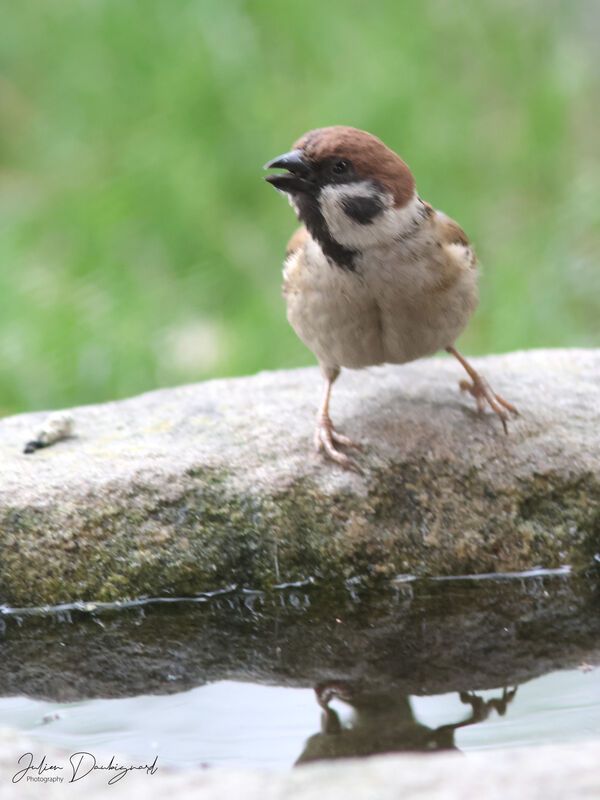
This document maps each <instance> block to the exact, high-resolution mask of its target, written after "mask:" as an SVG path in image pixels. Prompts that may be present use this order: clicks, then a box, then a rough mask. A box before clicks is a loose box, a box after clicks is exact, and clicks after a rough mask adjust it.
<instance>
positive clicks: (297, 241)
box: [285, 225, 308, 257]
mask: <svg viewBox="0 0 600 800" xmlns="http://www.w3.org/2000/svg"><path fill="white" fill-rule="evenodd" d="M307 238H308V231H307V230H306V228H305V227H304V225H302V227H300V228H298V230H297V231H296V232H295V233H294V235H293V236H292V238H291V239H290V240H289V242H288V243H287V247H286V249H285V254H286V256H288V257H289V256H291V255H292V253H295V252H296V250H299V249H300V248H301V247H303V245H304V242H305V241H306V239H307Z"/></svg>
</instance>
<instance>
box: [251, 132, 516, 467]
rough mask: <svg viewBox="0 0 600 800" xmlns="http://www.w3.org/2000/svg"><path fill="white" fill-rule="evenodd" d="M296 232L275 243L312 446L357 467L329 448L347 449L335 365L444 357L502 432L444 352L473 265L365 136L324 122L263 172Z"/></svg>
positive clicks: (409, 178) (472, 379)
mask: <svg viewBox="0 0 600 800" xmlns="http://www.w3.org/2000/svg"><path fill="white" fill-rule="evenodd" d="M264 168H265V169H269V170H270V169H278V170H285V171H284V172H278V173H276V174H270V175H267V176H266V177H265V180H267V181H268V182H269V183H270V184H271V185H272V186H274V187H275V189H277V190H278V191H279V192H282V193H284V194H286V195H287V196H288V199H289V202H290V204H291V205H292V207H293V208H294V210H295V211H296V214H297V216H298V219H299V221H300V222H301V223H302V226H301V227H300V228H299V229H298V230H297V231H296V233H294V235H293V236H292V238H291V239H290V241H289V244H288V247H287V254H286V260H285V263H284V270H283V279H284V280H283V295H284V298H285V301H286V305H287V317H288V320H289V322H290V324H291V325H292V327H293V328H294V330H295V331H296V333H297V334H298V336H299V337H300V339H301V340H302V341H303V342H304V343H305V344H306V345H307V347H309V348H310V350H312V352H313V353H314V354H315V356H316V358H317V360H318V362H319V365H320V367H321V371H322V374H323V376H324V379H325V391H324V394H323V400H322V403H321V405H320V408H319V411H318V414H317V424H316V429H315V447H316V450H317V452H319V451H322V452H323V453H324V454H325V456H327V457H329V458H330V459H332V460H333V461H335V462H337V463H338V464H340V465H341V466H342V467H345V468H349V469H356V470H358V471H361V470H360V467H358V465H357V464H356V462H355V461H354V460H353V459H352V458H350V457H349V456H348V455H347V454H346V453H345V452H343V451H342V450H340V449H339V448H340V447H342V448H356V449H358V450H360V447H358V446H357V445H356V444H355V443H354V442H353V441H352V440H351V439H349V438H348V437H347V436H344V435H343V434H341V433H339V432H338V431H336V430H335V428H334V427H333V424H332V422H331V419H330V416H329V403H330V396H331V388H332V386H333V383H334V381H335V380H336V378H337V377H338V375H339V373H340V369H341V368H342V367H347V368H349V369H361V368H362V367H368V366H372V365H375V364H383V363H392V364H404V363H406V362H408V361H414V360H415V359H417V358H422V357H423V356H428V355H431V354H433V353H435V352H437V351H439V350H442V349H445V350H447V351H448V352H449V353H451V354H452V355H453V356H455V357H456V358H457V359H458V361H459V362H460V363H461V364H462V366H463V367H464V368H465V370H466V371H467V374H468V376H469V380H463V381H461V382H460V384H459V385H460V388H461V389H462V390H463V391H468V392H470V393H471V394H472V395H473V397H474V398H475V401H476V403H477V409H478V411H479V412H481V411H483V410H484V409H485V407H486V404H487V405H489V407H490V408H491V409H492V411H494V412H495V413H496V414H497V415H498V417H499V418H500V421H501V422H502V425H503V427H504V430H505V432H507V431H508V428H507V420H508V412H511V413H513V414H515V415H516V414H518V412H517V409H516V408H515V407H514V406H513V405H512V404H511V403H509V402H508V401H506V400H504V399H503V398H502V397H501V396H500V395H498V394H496V393H495V392H494V391H493V390H492V389H491V387H490V386H489V384H488V383H487V381H486V380H485V379H484V378H483V377H482V376H481V375H479V373H478V372H476V370H475V369H474V368H473V367H472V366H471V365H470V364H469V363H468V361H467V360H466V359H465V358H464V356H462V355H461V353H459V351H458V350H457V349H456V348H455V346H454V342H455V341H456V339H457V337H458V336H459V334H460V333H461V332H462V331H463V329H464V328H465V326H466V324H467V322H468V321H469V319H470V317H471V315H472V314H473V312H474V311H475V308H476V307H477V303H478V292H477V279H478V267H477V257H476V255H475V251H474V249H473V247H472V245H471V244H470V243H469V240H468V238H467V236H466V234H465V233H464V231H463V230H462V228H461V227H460V225H458V223H456V222H455V221H454V220H453V219H451V218H450V217H448V216H447V215H446V214H444V213H443V212H442V211H438V210H436V209H434V208H433V206H431V205H430V204H429V203H427V202H425V201H424V200H422V199H421V198H420V197H419V194H418V192H417V189H416V184H415V179H414V177H413V174H412V172H411V170H410V168H409V166H408V165H407V164H406V163H405V162H404V161H403V160H402V159H401V158H400V157H399V156H398V155H396V153H395V152H394V151H393V150H390V149H389V148H388V147H386V145H385V144H384V143H383V142H382V141H381V140H380V139H378V138H377V137H376V136H373V135H372V134H370V133H367V132H366V131H362V130H358V129H356V128H351V127H346V126H340V125H336V126H333V127H328V128H319V129H316V130H312V131H309V132H308V133H306V134H304V136H302V137H301V138H300V139H298V141H296V142H295V144H293V145H292V149H291V150H290V151H289V152H287V153H285V154H284V155H281V156H278V157H277V158H274V159H273V160H271V161H269V162H268V163H267V164H265V167H264Z"/></svg>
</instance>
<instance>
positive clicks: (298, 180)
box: [264, 150, 315, 193]
mask: <svg viewBox="0 0 600 800" xmlns="http://www.w3.org/2000/svg"><path fill="white" fill-rule="evenodd" d="M264 168H265V169H286V170H287V172H282V173H280V174H279V175H266V176H265V180H266V181H268V182H269V183H270V184H271V186H274V187H275V188H276V189H278V190H279V191H280V192H289V193H294V192H310V191H313V190H314V187H315V183H314V180H313V171H312V168H311V166H310V164H309V162H308V161H306V159H305V158H304V156H303V155H302V151H301V150H291V151H290V152H289V153H284V155H282V156H277V158H274V159H273V160H272V161H269V162H268V164H265V166H264Z"/></svg>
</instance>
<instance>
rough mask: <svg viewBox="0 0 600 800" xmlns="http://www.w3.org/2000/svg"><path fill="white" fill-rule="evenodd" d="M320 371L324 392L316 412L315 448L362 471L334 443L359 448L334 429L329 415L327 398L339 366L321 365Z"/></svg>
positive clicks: (348, 466)
mask: <svg viewBox="0 0 600 800" xmlns="http://www.w3.org/2000/svg"><path fill="white" fill-rule="evenodd" d="M322 371H323V376H324V378H325V392H324V393H323V401H322V403H321V407H320V408H319V412H318V414H317V426H316V428H315V449H316V451H317V453H319V452H321V450H323V451H324V452H325V455H327V456H328V457H329V458H331V459H332V460H333V461H336V462H337V463H338V464H340V465H341V466H342V467H345V468H346V469H354V470H356V471H357V472H362V470H361V468H360V467H359V466H358V464H357V463H356V462H355V461H353V460H352V459H351V458H349V457H348V456H347V455H346V454H345V453H340V451H339V450H338V449H337V448H336V446H335V444H334V442H335V443H336V444H341V445H342V446H343V447H354V448H355V449H356V450H360V447H359V446H358V445H357V444H355V443H354V442H353V441H352V440H351V439H349V438H348V437H347V436H344V435H342V434H341V433H338V432H337V431H336V430H335V428H334V427H333V423H332V422H331V419H330V417H329V398H330V396H331V387H332V386H333V382H334V381H335V379H336V378H337V376H338V375H339V374H340V370H339V367H322Z"/></svg>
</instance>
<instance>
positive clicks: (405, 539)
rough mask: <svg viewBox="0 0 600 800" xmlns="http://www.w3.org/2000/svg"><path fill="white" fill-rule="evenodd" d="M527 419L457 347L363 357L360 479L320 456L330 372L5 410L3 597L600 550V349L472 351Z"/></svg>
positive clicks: (352, 390) (110, 594) (336, 400)
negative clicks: (490, 402) (444, 353)
mask: <svg viewBox="0 0 600 800" xmlns="http://www.w3.org/2000/svg"><path fill="white" fill-rule="evenodd" d="M473 363H474V365H475V366H476V367H477V368H478V369H480V370H481V371H482V372H483V374H484V375H485V376H486V377H487V378H488V379H489V381H490V383H491V384H492V386H493V387H494V388H495V389H496V391H498V392H500V393H501V394H502V395H504V396H505V397H506V398H507V399H510V400H511V401H512V402H514V403H515V404H516V405H517V407H518V408H519V410H520V411H521V417H520V418H519V419H518V420H516V421H515V422H512V423H511V425H510V434H509V435H508V436H505V435H504V434H503V432H502V429H501V426H500V424H499V422H498V420H497V419H496V418H495V417H494V416H493V415H492V414H487V415H484V416H483V417H481V418H478V417H477V415H476V414H475V412H474V408H473V405H474V404H473V400H472V398H470V397H469V396H464V395H463V396H461V395H460V393H459V391H458V388H457V383H458V380H460V379H461V378H463V373H462V369H461V367H460V366H459V365H458V364H457V363H456V362H455V361H454V360H451V359H449V358H436V359H430V360H425V361H419V362H416V363H413V364H408V365H405V366H402V367H393V366H386V367H377V368H372V369H369V370H365V371H362V372H350V371H346V372H344V373H343V375H342V377H341V378H340V379H339V380H338V382H337V384H336V386H335V391H334V395H333V403H332V416H333V419H334V421H335V423H336V424H337V426H338V428H339V429H340V430H341V431H343V432H345V433H347V434H349V435H351V436H352V437H353V438H354V439H355V440H357V441H359V442H360V443H361V444H362V445H363V447H364V451H365V452H364V454H363V455H361V456H360V463H361V465H362V467H363V469H364V474H363V475H358V474H354V473H350V472H346V471H343V470H341V469H340V468H339V467H337V466H335V465H332V464H331V463H327V462H324V461H322V460H321V459H318V458H315V457H313V455H312V453H311V446H312V444H311V443H312V426H313V417H314V412H315V409H316V405H317V402H318V398H319V396H320V392H321V386H320V378H319V375H318V371H317V370H316V369H303V370H294V371H290V372H272V373H263V374H259V375H256V376H253V377H249V378H240V379H235V380H219V381H210V382H207V383H204V384H199V385H194V386H183V387H179V388H176V389H166V390H161V391H157V392H152V393H149V394H145V395H142V396H140V397H135V398H131V399H129V400H124V401H122V402H115V403H107V404H104V405H98V406H87V407H82V408H76V409H73V412H72V413H73V415H74V418H75V425H76V435H75V436H74V437H73V438H70V439H68V440H65V441H62V442H58V443H56V444H55V445H53V446H51V447H49V448H46V449H43V450H39V451H37V452H36V453H34V454H31V455H24V454H23V453H22V448H23V446H24V444H25V443H26V442H27V441H29V440H30V439H31V434H32V432H33V431H35V429H36V428H39V426H40V424H41V422H42V421H43V419H44V417H45V414H43V413H38V414H27V415H21V416H17V417H12V418H8V419H4V420H2V421H1V422H0V562H1V563H2V573H1V577H0V602H7V603H10V604H12V605H39V604H44V603H59V602H65V601H73V600H77V599H81V600H114V599H122V598H126V597H136V596H141V595H164V594H168V593H174V594H178V595H185V594H193V593H195V592H200V591H207V590H213V589H218V588H221V587H224V586H227V585H230V584H233V583H236V584H238V585H246V586H252V587H254V588H269V587H271V586H273V585H276V584H279V583H281V582H286V581H294V580H299V579H303V578H306V577H308V576H316V577H323V578H328V579H332V578H346V577H348V576H352V575H369V576H371V577H373V578H376V577H377V576H378V575H383V576H391V575H396V574H399V573H413V574H417V575H436V574H438V575H439V574H460V573H474V572H490V571H502V570H521V569H527V568H529V567H532V566H535V565H543V566H547V567H555V566H558V565H559V564H562V563H567V562H571V563H575V564H589V563H592V562H593V559H594V555H595V554H596V553H598V551H599V550H600V512H599V501H600V447H599V444H600V442H599V439H600V424H599V423H600V403H599V397H600V351H592V350H590V351H585V350H554V351H533V352H523V353H512V354H508V355H505V356H494V357H488V358H485V359H474V360H473Z"/></svg>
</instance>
